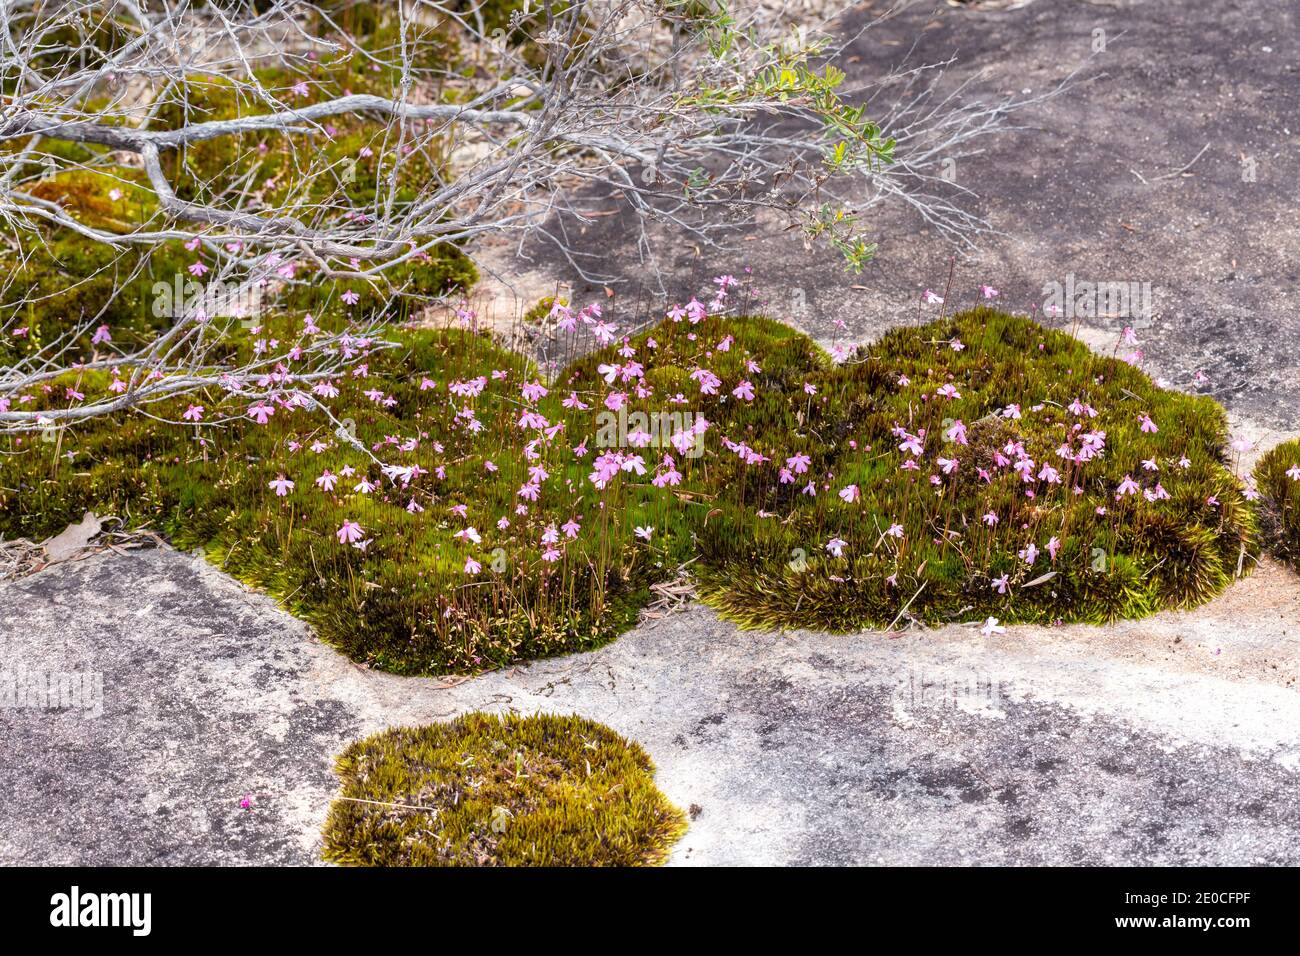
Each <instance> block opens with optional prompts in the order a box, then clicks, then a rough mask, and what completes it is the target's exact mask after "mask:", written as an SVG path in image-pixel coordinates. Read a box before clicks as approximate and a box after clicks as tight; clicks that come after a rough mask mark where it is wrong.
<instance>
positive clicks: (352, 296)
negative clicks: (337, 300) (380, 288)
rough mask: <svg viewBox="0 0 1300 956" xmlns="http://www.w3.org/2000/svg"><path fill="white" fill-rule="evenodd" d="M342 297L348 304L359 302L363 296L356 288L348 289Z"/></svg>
mask: <svg viewBox="0 0 1300 956" xmlns="http://www.w3.org/2000/svg"><path fill="white" fill-rule="evenodd" d="M341 298H342V299H343V301H344V302H345V303H347V304H348V305H356V304H357V303H358V302H360V301H361V296H360V295H359V294H358V293H357V291H356V290H355V289H348V290H347V291H346V292H344V293H343V295H342V296H341Z"/></svg>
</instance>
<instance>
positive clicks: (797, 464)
mask: <svg viewBox="0 0 1300 956" xmlns="http://www.w3.org/2000/svg"><path fill="white" fill-rule="evenodd" d="M811 464H812V459H811V458H809V457H808V456H807V455H805V454H803V453H800V454H798V455H792V456H791V457H789V458H787V459H786V460H785V465H786V467H787V468H789V469H790V470H791V471H792V472H794V473H795V474H796V475H802V474H805V473H806V472H807V471H808V466H809V465H811Z"/></svg>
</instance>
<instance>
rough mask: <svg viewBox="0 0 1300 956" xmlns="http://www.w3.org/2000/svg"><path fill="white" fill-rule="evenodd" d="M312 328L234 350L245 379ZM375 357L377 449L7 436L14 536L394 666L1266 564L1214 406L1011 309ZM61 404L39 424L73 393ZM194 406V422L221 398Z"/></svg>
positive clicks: (1127, 595)
mask: <svg viewBox="0 0 1300 956" xmlns="http://www.w3.org/2000/svg"><path fill="white" fill-rule="evenodd" d="M320 321H321V322H324V323H326V324H327V325H328V324H329V323H332V322H334V321H336V319H334V318H328V317H321V318H320ZM299 334H301V330H300V325H299V321H298V319H297V318H296V317H295V316H292V315H285V316H278V317H276V318H274V319H273V320H271V321H269V322H268V323H267V327H266V328H264V329H262V330H260V331H258V332H257V333H254V332H252V331H251V330H250V331H247V332H245V331H241V330H239V329H235V330H233V331H232V333H231V335H232V342H231V344H230V348H231V350H232V358H234V359H235V360H238V359H239V358H240V357H243V358H247V356H248V355H249V354H251V352H250V350H251V349H252V348H253V347H254V345H255V342H253V341H252V340H253V339H254V338H255V337H258V338H259V339H260V338H264V337H266V336H273V337H277V338H279V339H280V340H281V341H285V342H292V341H294V340H295V336H297V335H299ZM389 338H391V339H392V340H393V341H394V342H396V343H397V344H398V347H397V348H385V349H380V350H377V351H374V352H373V354H368V355H366V356H365V357H364V359H365V363H364V364H365V369H364V372H365V374H364V375H360V376H358V375H355V374H342V373H341V374H340V376H339V377H338V378H337V380H336V381H335V383H334V384H335V386H337V390H338V394H337V396H336V397H334V398H332V399H331V402H330V404H331V406H332V408H333V410H334V413H335V415H336V416H337V417H338V419H339V420H350V421H351V423H352V425H353V427H354V430H355V435H356V437H357V438H358V440H359V441H360V442H361V447H360V448H358V447H356V446H353V445H351V444H350V443H349V442H348V441H345V440H343V439H342V438H340V437H339V435H338V434H337V433H336V431H335V430H334V429H333V428H332V427H331V426H330V424H329V423H328V422H327V421H324V420H322V418H321V417H320V416H316V415H313V414H311V413H309V412H307V411H303V410H301V409H295V408H293V407H289V406H282V407H280V408H279V409H278V410H277V411H276V413H275V414H274V415H273V416H272V417H271V418H270V420H269V421H268V422H267V423H266V424H260V425H259V424H257V423H255V422H253V421H251V420H250V417H249V415H248V414H247V413H246V411H245V409H243V408H241V407H236V408H234V409H230V410H227V412H225V414H227V415H230V417H227V418H225V419H224V420H222V421H221V422H220V427H219V428H218V427H213V428H209V427H206V426H205V425H194V426H188V427H181V426H178V425H175V424H163V423H159V422H157V421H154V420H151V419H149V418H147V417H145V416H144V415H121V416H117V417H114V418H113V419H111V420H104V421H98V422H90V423H87V424H85V425H82V426H78V427H74V428H69V429H67V430H66V431H63V432H60V433H59V434H58V436H57V440H56V441H53V442H50V443H45V442H40V441H34V440H33V439H32V437H30V436H29V437H27V438H23V437H22V436H10V437H8V438H6V439H5V443H6V445H7V447H5V448H4V450H5V451H7V452H11V453H12V454H5V455H2V456H0V532H3V533H5V534H6V535H8V536H11V537H12V536H26V537H30V538H33V539H40V538H43V537H45V536H47V535H50V534H54V533H57V532H58V531H60V530H62V528H63V527H64V526H66V524H67V523H69V522H70V521H73V520H76V519H78V518H79V517H80V516H81V514H82V512H83V511H85V510H87V509H93V510H95V511H96V512H97V513H99V514H116V515H122V516H129V520H130V521H131V522H132V523H136V524H150V525H152V526H153V527H155V528H158V529H159V530H163V531H165V532H166V533H168V534H169V535H171V536H172V537H173V539H174V540H175V541H176V542H177V543H178V544H180V545H182V546H185V547H199V548H203V549H204V550H205V551H206V552H207V554H208V555H209V557H210V558H211V559H212V560H213V561H214V562H215V563H217V564H219V565H220V566H221V567H223V568H225V569H226V570H228V571H230V572H231V573H233V574H235V575H237V576H238V577H240V578H241V579H242V580H244V581H246V582H247V583H249V584H252V585H254V586H258V587H262V588H265V589H266V590H268V591H270V592H271V593H273V594H275V595H276V596H278V597H279V598H280V599H281V600H282V601H284V602H285V604H286V606H287V607H288V608H289V609H290V610H292V611H293V612H294V613H297V614H299V615H301V616H303V617H305V618H306V619H307V620H309V621H310V622H311V623H312V624H313V625H314V626H316V627H317V629H318V631H319V633H320V634H321V636H322V637H323V638H325V639H326V640H329V641H331V642H332V643H334V644H335V645H336V646H338V647H339V648H340V649H341V650H343V651H345V652H346V653H348V654H349V655H350V656H352V657H354V658H355V659H358V660H362V661H365V662H366V663H368V664H369V665H371V666H374V667H377V668H380V669H384V670H391V671H395V672H399V673H447V672H466V671H477V670H483V669H487V668H491V667H495V666H501V665H503V664H506V663H509V662H511V661H515V660H520V659H527V658H536V657H541V656H546V655H551V654H557V653H565V652H571V651H576V650H586V649H590V648H592V647H595V646H598V645H600V644H602V643H604V642H606V641H608V640H611V639H612V638H614V637H615V636H617V635H618V634H619V633H620V632H621V631H622V630H624V629H625V628H626V627H628V626H630V624H631V623H632V622H633V621H634V620H635V618H636V614H637V611H638V609H639V608H640V607H641V606H642V605H643V604H644V603H645V602H646V601H647V600H648V598H649V596H650V590H649V589H650V586H651V585H653V584H654V583H656V582H658V581H663V580H665V579H670V578H672V577H674V576H675V575H676V574H677V573H678V569H679V568H681V567H682V566H684V565H685V566H687V567H688V568H689V571H690V572H691V573H692V574H693V575H694V577H695V579H696V581H697V583H698V585H699V588H700V590H701V593H702V595H703V597H704V599H705V600H706V601H708V602H709V603H710V604H712V605H713V606H714V607H716V608H717V609H719V610H720V611H721V612H722V613H723V614H725V615H726V616H728V617H729V618H731V619H733V620H735V621H738V622H739V623H741V624H743V625H747V626H799V627H815V628H821V629H830V630H855V629H859V628H862V627H865V626H876V627H890V626H894V625H898V624H900V623H905V622H908V621H912V620H915V621H920V622H925V623H932V624H939V623H945V622H949V621H961V620H975V619H978V620H983V619H984V618H985V617H997V618H999V619H1001V620H1002V621H1003V622H1016V621H1026V622H1052V621H1057V620H1064V621H1087V622H1102V621H1108V620H1112V619H1115V618H1118V617H1139V616H1142V615H1145V614H1150V613H1152V612H1154V611H1156V610H1159V609H1161V608H1165V607H1186V606H1190V605H1193V604H1196V603H1199V602H1202V601H1205V600H1207V599H1209V598H1210V597H1212V596H1213V595H1214V594H1216V593H1218V592H1219V591H1220V590H1222V589H1223V588H1224V587H1225V586H1226V585H1227V583H1228V582H1229V581H1231V580H1232V578H1233V577H1234V576H1235V575H1236V574H1238V573H1239V572H1244V571H1246V570H1248V569H1249V568H1250V567H1251V566H1252V564H1253V557H1254V555H1255V553H1256V551H1257V544H1256V529H1255V516H1254V512H1253V509H1251V508H1249V507H1247V505H1246V502H1245V498H1244V493H1243V489H1242V488H1241V486H1240V483H1239V482H1238V480H1237V479H1236V478H1235V477H1234V475H1233V474H1232V473H1231V472H1230V471H1229V469H1228V468H1227V467H1226V466H1225V464H1224V461H1223V458H1222V449H1223V447H1224V443H1225V441H1226V438H1227V434H1226V424H1225V418H1224V413H1223V410H1222V408H1220V407H1219V406H1218V405H1217V404H1215V403H1214V402H1213V401H1212V400H1210V399H1207V398H1200V397H1194V396H1188V395H1182V394H1179V393H1176V392H1169V391H1165V390H1162V389H1159V388H1157V387H1156V386H1155V385H1154V384H1153V383H1152V382H1151V381H1150V379H1148V378H1147V376H1146V375H1145V374H1143V373H1142V372H1141V371H1140V370H1138V369H1135V368H1132V367H1131V366H1129V365H1126V364H1125V363H1123V362H1120V361H1117V360H1114V359H1111V358H1107V357H1104V356H1097V355H1094V354H1093V353H1091V352H1090V351H1089V350H1088V349H1087V348H1086V347H1085V346H1084V345H1082V344H1081V343H1079V342H1078V341H1076V340H1074V339H1072V338H1070V337H1069V336H1067V335H1065V334H1064V333H1061V332H1058V331H1053V330H1049V329H1045V328H1043V327H1041V326H1039V325H1037V324H1035V323H1033V322H1031V321H1030V320H1028V319H1025V318H1018V317H1014V316H1009V315H1005V314H1003V313H999V312H994V311H991V310H976V311H973V312H969V313H964V314H962V315H959V316H957V317H955V318H952V319H945V320H942V321H939V322H934V323H930V324H928V325H924V326H921V327H917V328H907V329H899V330H895V331H894V332H891V333H889V334H888V335H886V336H885V337H884V338H883V339H882V340H881V341H880V342H879V343H878V344H877V345H875V346H873V347H872V348H871V349H869V350H865V351H861V352H859V353H858V354H856V355H852V356H848V357H847V360H846V361H844V362H842V363H841V364H839V365H836V364H834V363H832V361H831V359H830V357H829V356H828V355H827V354H826V353H825V352H823V351H822V350H821V349H820V348H818V347H817V345H816V344H815V343H813V342H812V341H811V340H810V339H808V338H807V337H806V336H803V335H801V334H799V333H798V332H795V331H794V330H792V329H790V328H789V327H787V326H784V325H782V324H781V323H779V322H776V321H773V320H769V319H757V318H724V317H717V316H713V317H708V318H704V319H702V320H700V321H698V322H687V321H680V322H673V321H665V322H663V323H661V324H660V325H659V326H656V327H655V328H653V329H651V330H649V331H646V332H644V333H641V334H639V335H636V336H633V337H631V338H630V339H627V340H622V341H619V342H616V343H615V344H613V345H611V346H609V347H608V348H606V349H604V350H602V351H600V352H599V353H596V354H593V355H589V356H587V357H586V358H583V359H581V360H579V361H577V362H576V363H574V364H573V365H572V366H571V367H570V368H568V369H567V370H565V371H564V372H562V373H561V374H559V375H558V376H556V377H555V378H553V379H548V380H547V384H546V386H545V388H546V393H545V394H540V393H539V392H538V391H537V390H538V389H542V388H543V387H544V386H543V385H542V383H541V381H540V378H541V377H542V372H541V370H539V369H537V368H536V367H534V366H532V365H531V364H529V363H528V362H526V361H525V360H524V359H522V358H521V357H520V356H517V355H512V354H511V353H508V352H506V351H504V350H502V349H500V348H499V347H498V346H496V345H495V344H493V343H492V342H491V341H490V340H489V339H487V338H486V337H485V336H483V335H475V334H471V333H469V332H464V331H460V330H445V331H433V330H400V331H399V330H393V334H392V335H391V336H389ZM715 379H716V382H715V381H714V380H715ZM52 384H53V385H54V386H57V387H53V388H52V389H51V391H50V392H49V393H48V394H37V395H34V396H32V398H33V401H34V403H35V406H34V407H41V404H42V403H60V402H64V401H65V399H64V398H63V396H64V394H65V390H64V387H63V386H64V384H65V383H62V382H60V383H52ZM67 384H73V383H67ZM75 384H76V385H77V387H78V389H79V390H80V392H82V393H85V394H88V395H89V394H97V393H99V392H102V391H103V390H104V389H106V388H107V387H108V385H109V379H108V376H106V375H103V374H102V373H101V374H98V375H96V376H91V375H86V376H83V377H81V378H80V379H78V381H77V382H76V383H75ZM529 396H531V397H529ZM190 400H191V399H186V400H185V401H180V402H178V403H177V405H176V407H174V408H170V409H162V410H160V409H157V408H156V409H154V410H153V411H154V413H155V414H159V413H160V411H161V413H162V417H165V418H169V419H171V420H172V421H173V422H174V421H177V420H178V419H179V418H180V415H181V413H182V412H183V411H184V410H185V405H186V402H187V401H190ZM192 400H193V401H194V402H195V403H196V404H202V405H206V406H208V407H209V411H208V412H207V415H208V418H207V419H205V420H204V421H205V422H206V421H209V420H213V419H214V418H216V416H217V412H216V411H215V408H217V407H218V406H219V405H220V403H222V402H223V400H224V399H223V397H222V396H221V395H220V393H219V392H215V391H214V393H213V394H211V395H206V396H202V395H200V396H195V397H194V398H193V399H192ZM615 407H616V408H617V411H613V410H611V409H612V408H615ZM232 413H233V414H232ZM372 451H373V452H374V453H375V457H371V454H370V452H372ZM376 458H378V459H380V460H382V462H384V463H385V464H389V465H391V466H395V467H400V468H404V469H406V472H405V474H406V475H407V476H408V478H397V477H392V474H386V473H385V471H384V470H383V469H382V468H381V467H380V460H376ZM415 469H418V470H419V472H420V474H419V475H418V476H415V471H414V470H415ZM408 479H409V480H408ZM282 482H283V483H282ZM349 526H351V527H353V529H354V530H355V531H356V534H357V535H358V536H359V538H358V537H354V538H352V539H350V540H345V538H347V529H348V528H349Z"/></svg>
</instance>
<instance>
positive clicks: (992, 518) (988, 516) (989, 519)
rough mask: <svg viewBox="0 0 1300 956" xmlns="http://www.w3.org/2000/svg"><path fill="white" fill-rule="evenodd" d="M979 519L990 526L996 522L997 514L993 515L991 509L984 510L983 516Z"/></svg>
mask: <svg viewBox="0 0 1300 956" xmlns="http://www.w3.org/2000/svg"><path fill="white" fill-rule="evenodd" d="M980 520H981V521H983V522H984V523H985V524H986V525H988V526H989V527H990V528H991V527H993V526H994V525H995V524H997V523H998V516H997V515H995V514H994V513H993V512H992V511H988V512H985V514H984V517H983V518H981V519H980Z"/></svg>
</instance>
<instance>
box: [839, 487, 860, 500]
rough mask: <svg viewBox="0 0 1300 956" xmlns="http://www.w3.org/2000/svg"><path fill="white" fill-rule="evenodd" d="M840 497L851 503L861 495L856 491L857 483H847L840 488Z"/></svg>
mask: <svg viewBox="0 0 1300 956" xmlns="http://www.w3.org/2000/svg"><path fill="white" fill-rule="evenodd" d="M840 497H841V498H843V499H844V500H845V501H847V502H849V503H850V504H851V503H852V502H854V501H857V500H858V498H860V497H861V493H860V492H859V491H858V486H857V485H848V486H847V487H844V488H841V489H840Z"/></svg>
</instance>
